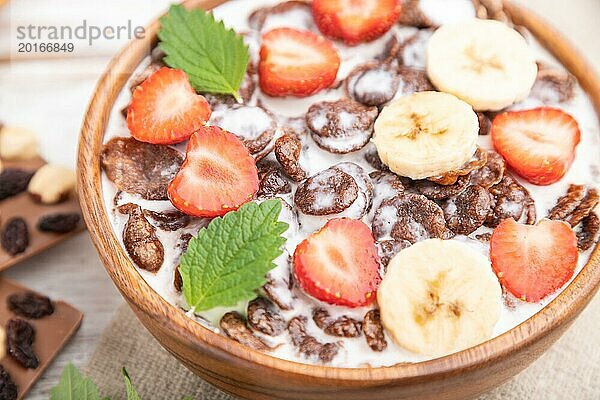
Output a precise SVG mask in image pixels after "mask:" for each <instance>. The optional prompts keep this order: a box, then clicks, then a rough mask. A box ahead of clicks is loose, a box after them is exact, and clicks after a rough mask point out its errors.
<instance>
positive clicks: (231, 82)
mask: <svg viewBox="0 0 600 400" xmlns="http://www.w3.org/2000/svg"><path fill="white" fill-rule="evenodd" d="M160 24H161V29H160V31H159V32H158V37H159V39H160V48H161V49H162V50H163V51H164V52H165V53H166V57H165V58H164V61H165V63H166V64H167V65H169V66H170V67H173V68H178V69H181V70H183V71H184V72H185V73H186V74H187V75H188V77H189V79H190V83H191V84H192V86H193V87H194V89H196V90H197V91H199V92H206V93H217V94H230V95H232V96H234V97H235V98H236V99H237V100H238V101H239V99H240V94H239V92H238V90H239V88H240V86H241V84H242V80H243V79H244V74H245V72H246V68H247V66H248V60H249V59H250V56H249V55H248V46H246V45H245V44H244V40H243V39H242V37H241V36H239V35H238V34H237V33H236V32H235V31H234V30H232V29H227V28H225V25H224V24H223V21H216V20H215V18H214V16H213V15H212V13H208V12H205V11H204V10H200V9H195V10H186V9H185V8H184V7H183V6H181V5H173V6H171V8H170V9H169V12H168V13H167V15H165V16H164V17H162V18H161V19H160Z"/></svg>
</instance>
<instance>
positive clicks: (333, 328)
mask: <svg viewBox="0 0 600 400" xmlns="http://www.w3.org/2000/svg"><path fill="white" fill-rule="evenodd" d="M313 321H315V324H317V326H318V327H319V328H321V329H323V331H324V332H325V333H326V334H328V335H331V336H338V337H347V338H353V337H358V336H360V332H361V328H362V323H361V322H360V321H357V320H355V319H354V318H350V317H347V316H345V315H343V316H341V317H339V318H336V319H333V318H331V316H330V315H329V312H328V311H327V310H326V309H324V308H315V309H314V310H313Z"/></svg>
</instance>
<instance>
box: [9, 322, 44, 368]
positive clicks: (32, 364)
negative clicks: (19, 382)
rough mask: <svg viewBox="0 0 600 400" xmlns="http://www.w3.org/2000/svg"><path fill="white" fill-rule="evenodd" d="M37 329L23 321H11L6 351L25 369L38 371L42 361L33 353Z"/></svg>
mask: <svg viewBox="0 0 600 400" xmlns="http://www.w3.org/2000/svg"><path fill="white" fill-rule="evenodd" d="M34 340H35V329H33V326H31V324H30V323H29V322H27V321H25V320H22V319H18V318H15V319H11V320H9V321H8V323H7V324H6V349H7V351H8V354H9V355H10V356H11V357H12V358H13V359H14V360H15V361H17V362H18V363H19V364H21V365H22V366H23V367H24V368H27V369H36V368H37V367H38V366H39V365H40V361H39V359H38V358H37V356H36V355H35V353H34V352H33V349H32V347H31V346H32V345H33V342H34Z"/></svg>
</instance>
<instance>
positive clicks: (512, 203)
mask: <svg viewBox="0 0 600 400" xmlns="http://www.w3.org/2000/svg"><path fill="white" fill-rule="evenodd" d="M489 192H490V194H491V195H492V203H491V211H490V213H489V214H488V216H487V218H486V220H485V223H484V224H485V226H488V227H490V228H495V227H496V226H498V224H500V222H502V221H504V220H505V219H507V218H512V219H514V220H515V221H519V220H520V219H521V217H522V216H523V215H525V223H527V224H530V225H532V224H535V221H536V213H535V203H534V200H533V198H532V197H531V195H530V194H529V191H528V190H527V189H525V187H523V186H522V185H521V184H520V183H519V182H517V180H516V179H514V178H513V177H511V176H510V175H504V177H503V178H502V180H501V181H500V182H499V183H497V184H496V185H494V186H492V187H491V188H490V189H489Z"/></svg>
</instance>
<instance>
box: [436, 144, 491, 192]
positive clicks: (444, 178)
mask: <svg viewBox="0 0 600 400" xmlns="http://www.w3.org/2000/svg"><path fill="white" fill-rule="evenodd" d="M487 158H488V153H487V151H485V150H483V149H482V148H480V147H478V148H477V150H476V151H475V154H473V157H471V159H470V160H469V161H467V162H466V163H465V164H464V165H463V166H462V167H460V168H458V169H455V170H452V171H448V172H445V173H444V174H443V175H439V176H433V177H431V178H427V179H428V180H430V181H432V182H435V183H439V184H440V185H454V184H455V183H456V181H457V180H458V177H459V176H465V175H469V174H470V173H471V172H473V171H475V170H477V169H479V168H482V167H483V166H484V165H485V164H486V163H487Z"/></svg>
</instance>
